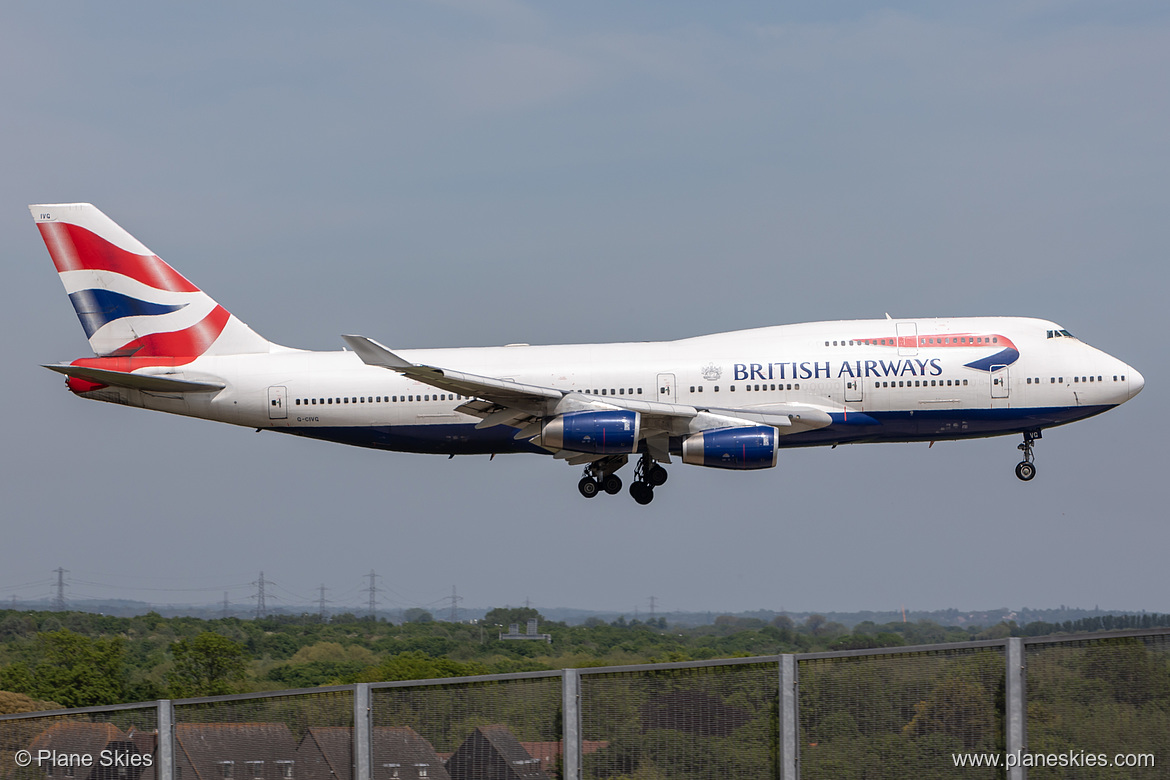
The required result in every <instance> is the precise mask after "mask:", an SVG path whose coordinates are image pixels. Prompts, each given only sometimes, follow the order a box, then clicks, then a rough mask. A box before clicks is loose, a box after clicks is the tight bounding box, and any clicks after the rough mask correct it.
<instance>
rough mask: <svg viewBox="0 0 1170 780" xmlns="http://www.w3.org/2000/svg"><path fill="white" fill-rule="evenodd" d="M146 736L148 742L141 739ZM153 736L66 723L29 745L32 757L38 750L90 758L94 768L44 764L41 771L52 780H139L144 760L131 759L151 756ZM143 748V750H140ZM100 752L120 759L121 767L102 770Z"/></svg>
mask: <svg viewBox="0 0 1170 780" xmlns="http://www.w3.org/2000/svg"><path fill="white" fill-rule="evenodd" d="M147 736H149V737H150V738H151V739H150V740H144V739H142V737H147ZM152 741H153V735H144V734H141V732H132V733H131V734H125V733H123V732H122V731H121V730H120V729H119V728H118V727H117V726H114V725H113V724H112V723H87V722H84V721H82V722H79V721H65V722H59V723H54V724H53V725H52V726H49V727H48V728H47V729H45V730H44V731H42V732H41V733H40V734H38V735H37V737H36V738H35V739H34V740H33V741H32V744H30V745H29V747H28V749H29V751H31V752H32V754H33V755H34V756H35V755H37V753H38V752H39V751H41V750H51V751H53V752H55V753H64V754H76V755H78V756H91V757H92V758H91V761H92V762H93V766H89V767H86V766H52V765H49V764H45V765H43V766H42V767H40V771H41V772H42V773H43V776H44V777H45V778H51V780H140V779H141V778H142V773H143V771H144V770H145V769H146V768H147V767H146V766H145V763H146V762H145V759H144V758H134V756H137V755H140V754H148V753H149V752H151V749H150V747H149V746H150V744H151V742H152ZM143 747H145V748H146V749H142V748H143ZM103 751H110V753H111V754H117V755H120V756H122V757H123V761H121V762H119V763H124V764H125V765H124V766H117V767H115V766H101V763H102V762H101V760H100V759H101V755H102V752H103Z"/></svg>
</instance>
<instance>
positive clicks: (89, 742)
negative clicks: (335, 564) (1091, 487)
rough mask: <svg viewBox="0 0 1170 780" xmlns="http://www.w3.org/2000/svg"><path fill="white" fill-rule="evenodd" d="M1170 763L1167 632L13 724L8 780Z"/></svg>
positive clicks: (630, 671)
mask: <svg viewBox="0 0 1170 780" xmlns="http://www.w3.org/2000/svg"><path fill="white" fill-rule="evenodd" d="M87 756H88V757H89V759H88V760H89V762H90V763H88V764H87V763H85V761H84V760H83V758H84V757H87ZM962 756H967V757H972V756H983V757H984V758H983V759H979V760H981V761H985V762H987V761H991V762H998V765H996V766H991V765H987V764H984V765H978V766H976V765H973V764H972V765H967V766H960V765H959V764H958V762H959V761H960V757H962ZM1033 759H1035V760H1033ZM963 760H968V761H970V760H971V759H970V758H968V759H963ZM1167 767H1170V629H1161V630H1149V631H1118V632H1106V633H1098V634H1084V635H1074V636H1056V637H1039V638H1027V639H1021V638H1011V639H1003V640H994V641H986V642H970V643H960V644H946V645H927V646H920V647H903V648H886V649H880V650H859V651H844V652H834V653H806V654H797V655H783V656H771V657H764V658H737V659H729V660H721V661H706V662H687V663H673V664H649V665H642V666H624V667H605V668H588V669H565V670H562V671H556V672H532V673H526V674H513V675H493V676H485V677H465V678H454V679H445V680H422V681H412V682H392V683H363V684H358V685H345V686H333V687H327V688H315V689H307V690H297V691H277V692H270V693H257V694H245V695H238V696H217V697H210V698H203V699H184V700H175V701H169V700H161V701H157V702H150V703H144V704H128V705H117V706H111V707H88V708H83V709H74V710H58V711H53V712H37V713H27V714H22V715H5V716H0V780H407V779H409V780H465V779H466V780H470V779H471V778H488V779H490V780H495V779H496V778H501V779H502V778H508V779H511V778H515V779H516V780H541V779H542V778H550V779H551V778H556V780H585V779H586V778H588V780H658V779H659V778H668V779H669V780H691V779H692V778H693V779H694V780H700V779H702V780H706V779H707V778H710V779H711V780H715V779H716V778H718V780H733V779H736V778H751V779H752V780H757V779H759V778H781V779H782V780H796V779H797V778H806V779H817V778H834V780H838V779H844V780H848V779H849V778H858V779H859V780H860V779H861V778H865V779H866V780H872V779H874V778H879V779H880V778H905V777H916V778H945V777H956V778H960V777H961V778H964V780H967V779H975V780H978V779H980V778H999V777H1008V778H1013V779H1016V778H1024V777H1027V776H1029V774H1030V775H1031V776H1032V777H1034V778H1064V777H1071V776H1075V777H1077V778H1091V779H1096V778H1102V779H1104V778H1127V779H1128V778H1146V777H1149V778H1155V777H1157V778H1167V777H1170V770H1168V769H1167Z"/></svg>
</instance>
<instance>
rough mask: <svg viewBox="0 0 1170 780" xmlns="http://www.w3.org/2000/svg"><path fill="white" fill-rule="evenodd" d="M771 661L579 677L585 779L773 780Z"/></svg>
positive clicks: (587, 673) (774, 690)
mask: <svg viewBox="0 0 1170 780" xmlns="http://www.w3.org/2000/svg"><path fill="white" fill-rule="evenodd" d="M778 684H779V678H778V676H777V668H776V662H775V660H771V661H760V660H759V659H755V660H754V661H743V662H733V663H721V664H713V663H709V664H703V665H699V664H693V665H692V664H686V665H680V664H675V665H669V666H664V667H663V666H660V667H653V666H637V667H629V668H626V669H616V670H606V671H593V670H588V669H585V670H582V673H581V741H582V745H581V752H582V766H583V773H582V776H583V777H586V778H599V779H600V778H625V777H629V778H643V777H645V778H658V777H668V778H676V779H677V780H692V779H693V780H708V779H710V780H716V779H718V780H726V778H737V777H751V778H763V777H775V776H776V774H777V771H778V767H779V764H778V755H777V743H776V735H777V734H778V733H779V731H778V717H779V715H778V707H779V703H778V700H777V691H778Z"/></svg>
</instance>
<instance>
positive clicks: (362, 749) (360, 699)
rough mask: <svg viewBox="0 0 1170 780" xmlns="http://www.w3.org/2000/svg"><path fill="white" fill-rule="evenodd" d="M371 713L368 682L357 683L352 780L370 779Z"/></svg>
mask: <svg viewBox="0 0 1170 780" xmlns="http://www.w3.org/2000/svg"><path fill="white" fill-rule="evenodd" d="M371 715H372V713H371V712H370V684H369V683H357V684H356V685H355V686H354V689H353V780H370V777H371V774H370V758H371V751H370V747H371V744H372V743H371V739H370V732H371V731H372V720H373V718H372V717H371ZM160 780H161V779H160Z"/></svg>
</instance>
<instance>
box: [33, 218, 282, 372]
mask: <svg viewBox="0 0 1170 780" xmlns="http://www.w3.org/2000/svg"><path fill="white" fill-rule="evenodd" d="M29 210H30V211H31V212H32V215H33V219H35V220H36V223H37V228H38V229H39V230H40V231H41V237H42V238H44V240H45V246H47V247H48V249H49V255H51V256H52V258H53V263H54V264H55V265H56V266H57V273H58V274H60V276H61V282H62V283H63V284H64V285H65V292H66V293H68V294H69V300H70V301H72V302H73V308H74V309H75V310H76V311H77V318H78V319H79V320H81V327H82V328H84V329H85V335H86V336H87V337H88V338H89V344H90V347H92V348H93V351H94V354H96V355H99V356H101V357H130V356H133V357H136V358H148V359H149V358H157V357H167V358H175V359H176V360H175V361H169V362H177V363H189V362H190V361H192V360H194V359H195V358H197V357H199V356H201V355H235V354H245V353H256V352H269V351H271V350H272V349H273V347H274V346H275V345H273V344H272V343H271V342H269V341H268V340H267V339H265V338H263V337H262V336H260V335H258V334H257V333H256V332H255V331H253V330H252V329H251V328H249V327H248V326H247V325H245V324H244V323H243V322H241V321H240V320H238V319H237V318H236V317H234V316H233V315H232V314H231V313H229V312H228V311H227V310H226V309H224V308H223V307H222V306H220V305H219V304H218V303H216V302H215V301H214V300H212V299H211V296H209V295H207V294H206V293H204V292H203V291H202V290H200V289H199V288H198V287H196V286H195V285H193V284H191V282H189V281H187V280H186V279H185V278H183V276H182V275H181V274H179V273H178V272H177V271H175V269H173V268H171V267H170V266H169V265H167V264H166V263H164V262H163V261H162V259H161V258H159V256H158V255H156V254H154V253H153V252H151V251H150V250H149V249H147V248H146V247H145V246H143V245H142V243H141V242H140V241H138V239H136V238H134V236H132V235H130V234H129V233H127V232H126V231H125V230H123V229H122V228H121V227H119V226H118V225H117V223H115V222H114V221H113V220H112V219H110V218H109V217H107V216H106V215H105V214H103V213H102V212H101V211H99V210H98V209H97V208H96V207H94V206H92V205H90V204H89V203H58V204H46V205H33V206H29ZM278 349H279V348H278Z"/></svg>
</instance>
